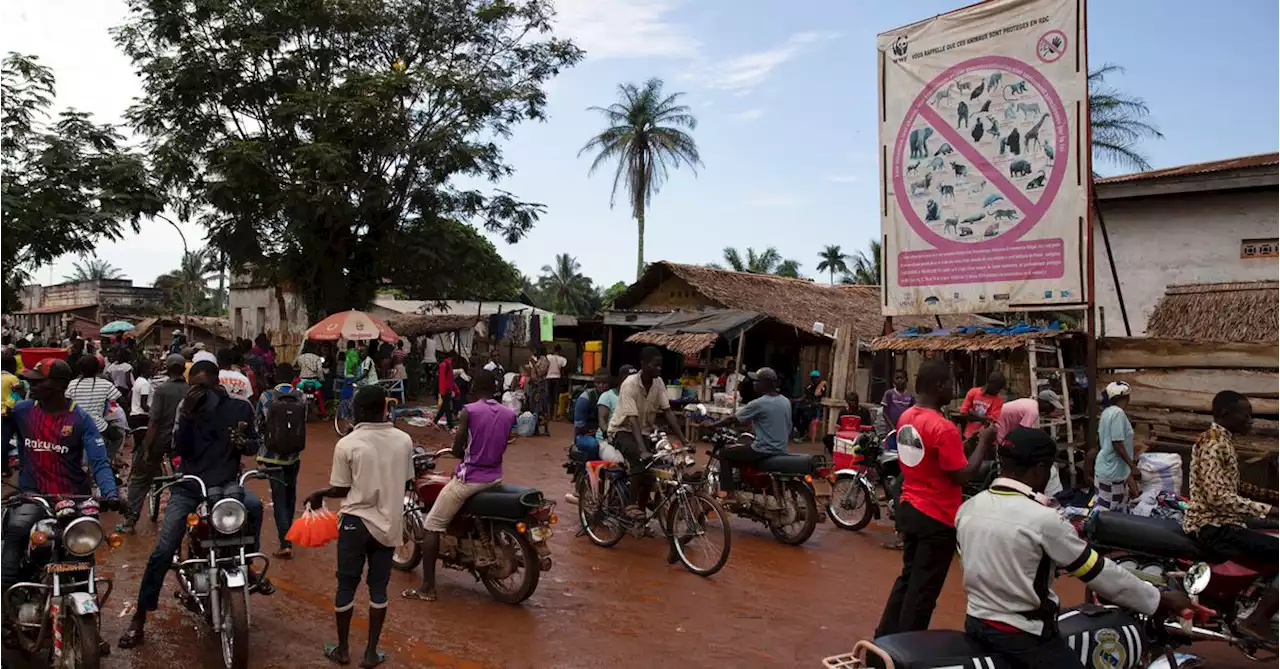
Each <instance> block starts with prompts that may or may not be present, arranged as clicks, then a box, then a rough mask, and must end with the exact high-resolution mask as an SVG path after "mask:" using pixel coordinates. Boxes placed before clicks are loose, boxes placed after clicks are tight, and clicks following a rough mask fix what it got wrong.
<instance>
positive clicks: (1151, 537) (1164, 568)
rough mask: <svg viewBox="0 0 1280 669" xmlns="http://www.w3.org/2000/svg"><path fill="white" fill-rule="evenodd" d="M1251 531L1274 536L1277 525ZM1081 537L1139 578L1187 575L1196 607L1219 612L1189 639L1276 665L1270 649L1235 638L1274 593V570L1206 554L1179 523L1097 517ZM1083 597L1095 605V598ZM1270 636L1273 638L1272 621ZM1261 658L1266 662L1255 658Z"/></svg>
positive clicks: (1271, 565) (1262, 524)
mask: <svg viewBox="0 0 1280 669" xmlns="http://www.w3.org/2000/svg"><path fill="white" fill-rule="evenodd" d="M1250 528H1251V529H1253V530H1254V531H1262V532H1267V533H1270V534H1275V533H1276V523H1275V521H1265V520H1259V521H1255V522H1253V523H1250ZM1082 529H1083V537H1084V538H1085V539H1086V540H1087V541H1088V542H1089V543H1090V544H1091V545H1093V546H1094V547H1095V548H1097V549H1098V550H1099V551H1101V552H1104V553H1106V554H1107V555H1108V557H1110V558H1111V559H1112V560H1113V561H1115V562H1116V563H1117V564H1119V565H1121V566H1124V567H1126V568H1128V569H1130V570H1132V571H1135V572H1139V573H1141V574H1142V575H1143V577H1144V578H1146V579H1147V580H1150V581H1153V582H1155V583H1157V584H1160V583H1164V582H1166V581H1168V580H1169V579H1171V578H1178V577H1180V576H1181V575H1182V574H1187V576H1186V578H1187V579H1188V580H1196V581H1198V583H1197V587H1198V588H1199V589H1200V590H1202V592H1199V593H1198V596H1199V601H1200V602H1202V603H1203V604H1204V605H1205V606H1207V607H1209V608H1211V609H1213V610H1215V611H1218V612H1220V613H1219V614H1217V615H1214V616H1211V617H1209V619H1208V620H1207V621H1206V622H1205V624H1204V625H1199V626H1196V627H1195V628H1193V629H1191V630H1189V631H1188V634H1189V635H1190V636H1191V638H1193V639H1197V640H1212V641H1225V642H1226V643H1228V644H1230V645H1232V646H1236V647H1237V648H1239V649H1240V650H1241V651H1242V652H1243V653H1244V654H1245V655H1246V656H1247V657H1249V658H1250V659H1254V660H1263V659H1270V660H1274V656H1275V652H1276V649H1275V647H1274V646H1264V645H1261V644H1258V643H1257V642H1256V641H1254V640H1253V639H1252V638H1251V637H1248V636H1246V635H1242V634H1241V633H1240V632H1239V625H1240V623H1241V622H1242V621H1243V620H1244V619H1245V618H1248V617H1249V615H1250V614H1252V613H1253V610H1254V607H1256V606H1257V605H1258V601H1259V600H1260V599H1261V598H1262V595H1263V593H1265V592H1266V590H1267V589H1268V588H1272V587H1275V585H1276V576H1277V564H1276V561H1275V559H1274V557H1272V559H1270V560H1263V561H1251V560H1247V559H1243V558H1236V559H1234V560H1232V559H1227V558H1226V557H1225V556H1222V555H1217V554H1214V553H1212V552H1210V551H1208V550H1206V549H1205V548H1204V547H1203V546H1201V545H1200V544H1199V543H1198V542H1197V541H1195V540H1194V539H1193V538H1191V537H1189V536H1187V535H1186V534H1185V533H1183V531H1182V527H1181V525H1180V523H1179V522H1178V521H1177V520H1174V519H1172V518H1155V517H1146V516H1135V515H1130V514H1127V513H1115V512H1107V511H1103V512H1098V513H1095V514H1093V515H1092V516H1090V517H1089V518H1088V520H1086V521H1085V522H1084V524H1083V528H1082ZM1086 597H1087V598H1089V599H1091V600H1093V601H1098V597H1097V595H1096V594H1095V593H1092V592H1089V591H1086ZM1271 625H1272V636H1271V638H1275V637H1276V634H1277V628H1276V620H1275V619H1274V618H1273V619H1272V622H1271ZM1260 653H1264V654H1265V655H1266V657H1262V656H1260V655H1259V654H1260Z"/></svg>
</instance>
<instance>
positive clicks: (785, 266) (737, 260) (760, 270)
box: [711, 246, 800, 279]
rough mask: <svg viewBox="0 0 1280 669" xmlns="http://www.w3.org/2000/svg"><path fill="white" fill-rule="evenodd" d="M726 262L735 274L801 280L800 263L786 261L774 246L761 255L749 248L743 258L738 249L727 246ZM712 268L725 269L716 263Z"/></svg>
mask: <svg viewBox="0 0 1280 669" xmlns="http://www.w3.org/2000/svg"><path fill="white" fill-rule="evenodd" d="M724 262H725V264H726V265H728V266H729V269H731V270H733V271H735V272H750V273H751V274H775V275H777V276H785V277H790V278H793V279H798V278H800V263H798V262H796V261H794V260H784V259H783V258H782V254H781V253H778V249H776V248H774V247H772V246H770V247H768V248H766V249H765V250H763V251H761V252H759V253H757V252H756V250H755V249H753V248H751V247H747V255H746V256H743V255H742V253H741V252H739V251H738V249H736V248H734V247H732V246H726V247H724ZM711 266H712V267H715V268H717V269H723V268H722V267H720V265H717V264H715V263H712V264H711Z"/></svg>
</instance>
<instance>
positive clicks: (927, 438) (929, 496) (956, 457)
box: [898, 406, 969, 527]
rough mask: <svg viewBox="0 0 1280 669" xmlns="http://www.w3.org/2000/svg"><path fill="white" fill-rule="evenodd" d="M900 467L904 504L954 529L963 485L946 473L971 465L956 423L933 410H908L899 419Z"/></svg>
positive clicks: (915, 408)
mask: <svg viewBox="0 0 1280 669" xmlns="http://www.w3.org/2000/svg"><path fill="white" fill-rule="evenodd" d="M898 464H900V465H902V501H904V502H908V503H910V504H911V506H913V507H915V508H916V510H918V511H920V512H921V513H923V514H925V515H927V516H929V517H930V518H933V519H934V520H937V521H938V522H941V523H946V524H947V525H950V526H952V527H954V526H955V524H956V511H958V510H959V509H960V498H961V485H960V484H959V483H955V482H953V481H952V480H951V479H950V478H949V477H948V476H947V475H946V474H945V473H944V472H953V471H956V470H958V469H964V468H965V465H967V464H969V460H968V458H966V457H965V455H964V442H963V441H962V440H961V439H960V430H959V429H957V428H956V425H955V423H952V422H951V421H950V420H947V417H946V416H943V415H942V414H941V413H939V412H938V411H936V410H934V409H925V408H923V407H919V406H913V407H911V408H910V409H907V410H906V412H905V413H903V414H902V418H899V419H898Z"/></svg>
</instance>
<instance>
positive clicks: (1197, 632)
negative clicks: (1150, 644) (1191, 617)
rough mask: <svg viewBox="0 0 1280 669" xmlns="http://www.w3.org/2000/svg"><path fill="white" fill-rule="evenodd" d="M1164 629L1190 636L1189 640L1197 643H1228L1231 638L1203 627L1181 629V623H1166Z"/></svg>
mask: <svg viewBox="0 0 1280 669" xmlns="http://www.w3.org/2000/svg"><path fill="white" fill-rule="evenodd" d="M1164 627H1165V629H1167V630H1169V631H1170V632H1173V633H1174V634H1178V635H1182V636H1190V637H1191V638H1193V639H1196V640H1199V641H1225V642H1227V643H1230V642H1231V640H1232V638H1233V637H1231V636H1229V635H1226V634H1223V633H1222V632H1218V631H1215V630H1210V629H1205V628H1203V627H1192V628H1191V629H1190V630H1188V629H1187V628H1185V627H1183V626H1182V624H1181V623H1174V622H1166V623H1165V624H1164Z"/></svg>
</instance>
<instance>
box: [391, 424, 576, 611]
mask: <svg viewBox="0 0 1280 669" xmlns="http://www.w3.org/2000/svg"><path fill="white" fill-rule="evenodd" d="M445 455H452V453H451V452H450V450H449V449H447V448H443V449H440V450H439V451H436V452H435V453H429V452H427V450H426V449H425V448H423V447H421V446H415V447H414V453H413V468H414V473H415V475H416V479H415V481H413V482H412V483H410V484H408V485H406V490H405V497H404V521H405V522H404V543H403V544H402V545H401V546H400V547H399V548H397V549H396V551H395V553H394V555H393V556H392V559H391V564H392V566H394V567H395V568H396V569H399V570H400V571H413V569H414V568H415V567H417V566H418V564H419V563H420V562H422V545H421V543H420V542H421V541H422V537H423V536H424V535H425V534H426V520H427V513H428V512H430V511H431V506H432V505H433V504H434V503H435V501H436V498H437V497H439V495H440V491H441V490H443V489H444V486H445V484H447V483H448V482H449V478H450V477H448V476H442V475H438V474H435V473H434V471H435V466H436V461H437V460H438V459H440V458H441V457H443V456H445ZM554 507H555V502H550V501H547V500H546V499H544V498H543V496H542V492H541V491H539V490H537V489H536V488H528V487H523V486H514V485H506V484H502V485H497V486H493V487H491V488H488V489H486V490H482V491H480V492H478V493H476V494H475V495H472V496H471V497H470V498H469V499H468V500H467V502H466V503H465V504H463V505H462V509H460V510H459V511H458V513H457V515H455V516H454V517H453V520H452V521H451V522H450V523H449V529H448V531H446V532H445V533H444V534H443V536H441V538H440V553H439V559H440V562H441V564H443V565H444V566H446V567H448V568H450V569H457V570H459V571H465V572H468V573H470V574H471V575H472V576H474V577H475V578H476V580H478V581H480V582H482V583H484V587H485V589H486V590H488V591H489V594H490V596H492V597H493V598H494V599H496V600H498V601H499V602H502V603H504V604H519V603H520V602H523V601H524V600H526V599H528V598H529V596H530V595H532V594H533V592H534V590H537V588H538V579H539V578H540V577H541V574H542V572H544V571H549V570H550V569H551V549H550V548H549V547H548V546H547V541H548V540H550V539H551V535H552V526H554V525H555V524H556V523H557V522H558V519H557V517H556V515H555V513H553V509H554Z"/></svg>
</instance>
